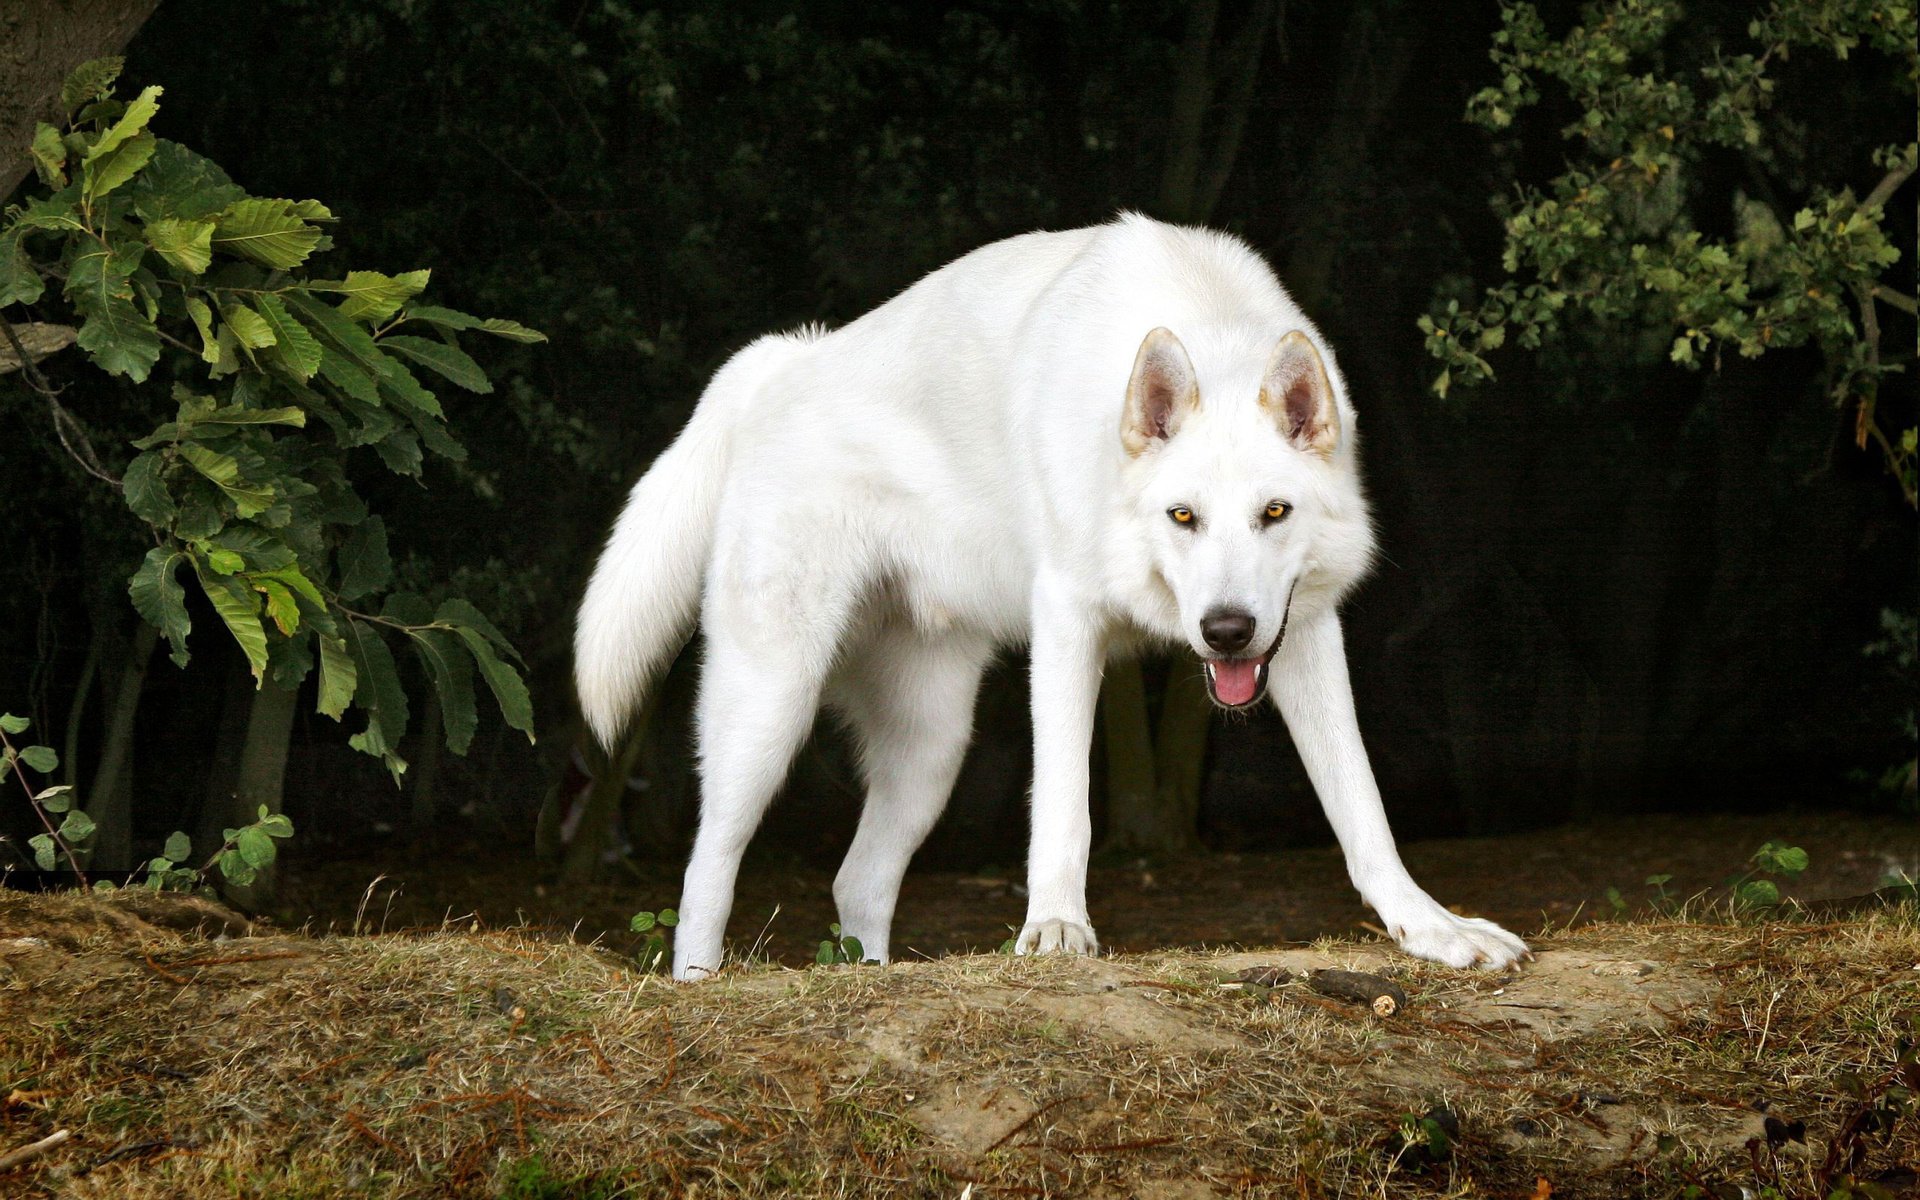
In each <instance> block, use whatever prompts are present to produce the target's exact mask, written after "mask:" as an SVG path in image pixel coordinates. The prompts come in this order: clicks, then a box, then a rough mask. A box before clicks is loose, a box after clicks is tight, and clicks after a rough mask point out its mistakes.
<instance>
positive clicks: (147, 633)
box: [86, 621, 160, 871]
mask: <svg viewBox="0 0 1920 1200" xmlns="http://www.w3.org/2000/svg"><path fill="white" fill-rule="evenodd" d="M159 640H160V631H159V630H157V629H155V628H154V627H153V626H151V625H149V624H147V623H146V622H145V621H142V622H141V623H140V628H139V630H138V631H136V632H135V633H134V635H133V642H132V644H131V645H130V646H129V647H128V650H127V660H126V664H125V665H124V666H123V667H122V668H121V671H120V679H119V682H118V683H117V684H116V685H115V688H114V694H113V705H112V707H111V708H110V709H108V711H107V731H106V737H105V740H104V742H103V744H102V746H101V750H100V770H99V771H98V772H96V773H95V774H94V777H93V788H92V791H91V794H90V795H88V796H87V797H86V801H87V805H86V808H87V815H88V816H89V817H92V818H93V823H94V827H95V830H96V832H95V833H94V835H93V848H92V851H91V852H90V853H89V854H88V855H87V856H86V859H87V866H88V867H89V868H91V869H93V870H96V871H130V870H132V869H133V719H134V717H135V716H136V715H137V714H138V713H139V711H140V692H141V689H142V688H144V687H145V686H146V682H147V664H148V662H149V661H150V660H151V659H152V658H153V648H154V645H155V644H156V643H157V642H158V641H159Z"/></svg>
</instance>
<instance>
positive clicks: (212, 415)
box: [183, 329, 307, 433]
mask: <svg viewBox="0 0 1920 1200" xmlns="http://www.w3.org/2000/svg"><path fill="white" fill-rule="evenodd" d="M305 332H306V331H305V330H304V329H303V330H301V333H302V334H304V333H305ZM183 424H185V425H188V426H189V427H191V428H192V429H193V430H194V432H195V433H204V432H206V431H207V430H208V428H209V427H210V426H223V427H237V426H242V425H291V426H293V427H294V428H296V429H301V428H305V426H306V424H307V414H306V410H305V409H300V408H295V407H293V406H292V405H285V406H283V407H280V408H243V407H241V406H240V405H238V404H228V405H224V406H222V407H220V408H215V409H210V410H207V411H205V412H201V413H196V414H195V415H194V416H193V417H192V418H190V419H189V420H187V421H185V422H183ZM216 432H224V430H217V431H216Z"/></svg>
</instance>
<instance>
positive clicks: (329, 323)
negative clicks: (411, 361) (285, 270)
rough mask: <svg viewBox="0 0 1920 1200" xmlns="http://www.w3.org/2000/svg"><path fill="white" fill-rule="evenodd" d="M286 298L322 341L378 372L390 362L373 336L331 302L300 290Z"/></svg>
mask: <svg viewBox="0 0 1920 1200" xmlns="http://www.w3.org/2000/svg"><path fill="white" fill-rule="evenodd" d="M282 299H284V300H285V301H286V302H287V307H288V308H290V309H292V310H293V311H294V313H295V314H296V315H297V316H299V318H300V319H301V320H302V321H304V322H306V324H307V328H309V329H311V330H313V333H314V336H315V337H318V338H319V339H320V344H321V345H323V346H325V347H327V348H328V349H331V350H333V351H335V352H336V353H338V354H341V355H343V356H344V357H346V358H347V359H349V360H351V361H352V362H355V363H357V364H359V365H360V366H361V367H362V368H363V369H365V370H367V371H369V372H371V373H373V374H375V375H376V376H377V375H378V374H379V373H380V370H381V364H382V363H384V362H387V361H388V359H387V356H386V355H384V354H382V353H380V348H379V347H378V346H376V345H375V344H374V341H373V335H372V334H370V333H368V332H367V331H366V330H365V329H364V328H362V327H361V326H359V325H356V324H354V323H353V322H352V321H349V320H347V319H346V318H345V317H343V316H341V315H340V311H339V310H338V309H336V308H334V307H333V306H332V305H330V304H322V303H321V302H320V301H318V300H316V299H314V298H313V297H312V296H308V295H304V294H302V293H301V292H299V291H289V292H287V293H286V294H285V295H284V296H283V297H282Z"/></svg>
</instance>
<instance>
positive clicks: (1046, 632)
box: [1014, 573, 1106, 954]
mask: <svg viewBox="0 0 1920 1200" xmlns="http://www.w3.org/2000/svg"><path fill="white" fill-rule="evenodd" d="M1092 614H1093V610H1092V608H1091V606H1090V605H1088V604H1087V603H1086V602H1085V601H1084V600H1083V599H1082V598H1081V597H1079V596H1077V595H1075V594H1074V592H1073V590H1072V589H1071V587H1070V586H1068V585H1067V584H1066V583H1065V582H1064V581H1062V580H1059V579H1057V578H1054V577H1052V576H1050V575H1048V574H1045V573H1043V574H1042V575H1041V577H1040V579H1039V580H1038V581H1036V582H1035V584H1034V589H1033V654H1032V658H1033V672H1032V688H1033V692H1032V704H1033V832H1032V839H1031V841H1030V842H1029V843H1028V849H1027V923H1026V926H1025V927H1024V928H1022V929H1021V930H1020V936H1019V937H1018V938H1016V939H1015V941H1014V953H1016V954H1097V953H1099V950H1100V944H1099V942H1098V940H1096V939H1095V937H1094V935H1093V924H1092V922H1090V921H1089V920H1088V919H1087V854H1088V852H1089V851H1090V850H1091V849H1092V842H1093V817H1092V814H1091V813H1090V812H1089V811H1088V807H1087V788H1088V784H1089V779H1088V775H1087V755H1088V749H1089V747H1090V746H1091V745H1092V744H1093V714H1094V707H1095V705H1096V704H1097V703H1098V702H1099V698H1100V668H1101V664H1102V662H1103V661H1104V659H1105V656H1106V635H1105V630H1104V628H1103V627H1102V626H1101V625H1100V623H1099V622H1098V621H1097V620H1096V619H1095V618H1094V617H1093V615H1092Z"/></svg>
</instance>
